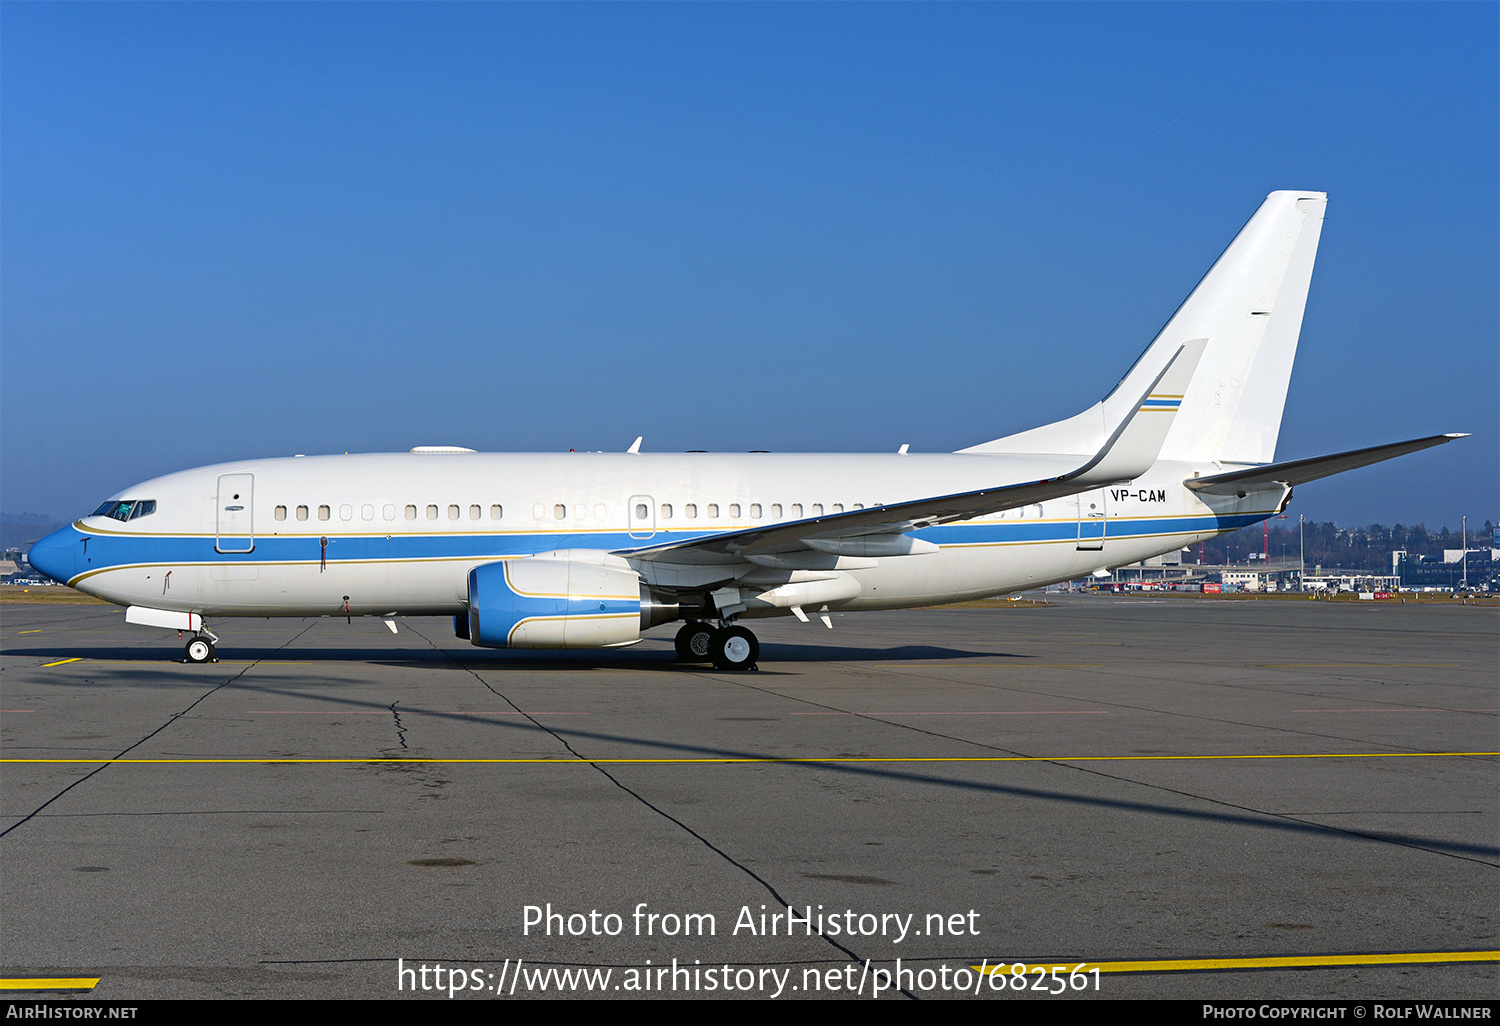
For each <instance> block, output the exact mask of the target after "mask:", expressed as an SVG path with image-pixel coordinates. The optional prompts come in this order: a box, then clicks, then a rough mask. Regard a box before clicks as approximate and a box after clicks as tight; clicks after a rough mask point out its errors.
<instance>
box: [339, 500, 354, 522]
mask: <svg viewBox="0 0 1500 1026" xmlns="http://www.w3.org/2000/svg"><path fill="white" fill-rule="evenodd" d="M339 519H340V520H353V519H354V507H353V506H351V505H349V504H348V503H347V502H346V503H344V504H343V505H342V506H340V507H339Z"/></svg>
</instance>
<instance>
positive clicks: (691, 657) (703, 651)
mask: <svg viewBox="0 0 1500 1026" xmlns="http://www.w3.org/2000/svg"><path fill="white" fill-rule="evenodd" d="M676 645H677V659H678V661H680V662H684V663H706V662H709V661H711V660H712V659H713V657H714V656H713V652H714V629H713V627H712V625H710V624H706V623H704V622H702V621H701V620H693V621H691V622H689V623H685V624H683V625H682V629H681V630H679V631H678V632H677V639H676Z"/></svg>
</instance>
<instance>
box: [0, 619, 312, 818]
mask: <svg viewBox="0 0 1500 1026" xmlns="http://www.w3.org/2000/svg"><path fill="white" fill-rule="evenodd" d="M315 626H317V621H316V620H314V621H313V622H312V623H310V624H308V625H307V626H306V627H304V628H302V629H301V630H300V631H298V632H297V633H296V634H293V635H292V636H291V637H290V638H287V639H286V641H284V642H282V643H281V644H280V645H277V646H276V647H275V648H273V649H271V650H270V651H268V652H266V653H264V654H263V655H260V656H258V657H256V658H255V659H253V660H251V661H250V662H249V663H247V664H246V665H245V668H244V669H243V670H241V671H240V672H239V673H236V674H235V675H234V676H233V677H230V678H228V679H227V680H223V681H220V682H219V683H218V684H215V685H214V686H213V687H211V688H209V689H208V690H207V691H205V692H203V694H201V695H199V696H198V697H197V698H195V699H193V700H192V701H191V702H189V703H188V704H187V705H186V706H184V707H183V708H181V709H179V710H178V711H177V712H174V713H173V714H172V715H171V716H168V717H167V720H166V722H165V723H163V724H162V725H161V726H159V727H157V728H156V729H155V730H153V731H151V733H149V734H147V735H146V736H145V737H143V738H140V739H139V740H137V741H135V742H133V743H131V744H130V745H128V746H126V747H125V748H124V749H122V750H121V751H119V752H116V753H115V754H114V755H112V756H110V757H109V760H108V761H101V762H100V764H99V765H98V766H96V767H94V768H93V769H91V770H89V771H88V772H87V773H85V774H84V775H83V776H81V777H79V778H78V779H77V780H75V781H73V782H72V783H71V784H69V785H68V786H67V787H65V788H63V789H62V790H61V791H58V792H57V793H56V794H54V795H53V796H52V797H51V798H48V799H47V800H46V801H44V802H42V804H40V805H38V806H37V807H36V808H34V809H32V810H31V811H30V812H28V813H27V814H26V815H25V816H23V817H22V818H20V819H18V820H16V821H15V822H14V823H12V824H11V825H10V826H8V827H6V828H5V829H4V830H0V837H5V836H6V835H7V834H9V833H11V832H12V831H14V830H17V829H19V828H20V827H21V826H23V825H25V824H26V823H29V822H31V821H32V820H33V819H35V818H36V816H37V814H38V813H40V812H41V811H42V810H43V809H45V808H46V807H47V806H49V805H51V804H52V803H53V802H55V801H57V800H58V799H59V798H61V797H62V796H63V795H65V794H67V793H68V792H69V791H71V790H73V788H75V787H77V786H78V785H80V784H82V783H84V782H85V781H87V780H91V779H93V778H94V777H95V776H97V775H98V774H100V773H103V772H104V771H105V770H107V769H108V768H109V767H110V766H111V765H113V763H114V760H116V759H123V758H125V756H127V755H129V754H130V753H131V752H133V751H135V749H137V748H139V747H140V746H141V745H143V744H145V743H146V742H147V741H150V740H151V739H152V738H153V737H155V736H156V735H158V734H160V733H161V732H162V731H164V730H166V729H167V728H168V727H170V726H171V725H172V724H174V723H176V722H177V721H178V720H180V719H181V718H182V717H184V716H186V715H187V714H188V713H190V712H192V711H193V709H194V708H195V707H196V706H197V705H198V704H199V703H200V702H202V701H203V700H204V699H206V698H208V697H209V696H210V695H214V694H217V693H218V692H219V691H221V690H222V689H224V688H227V687H229V685H231V684H233V683H234V682H235V681H237V680H239V679H240V678H241V677H243V676H244V675H245V674H247V673H249V672H250V671H251V670H253V669H255V668H256V667H257V666H259V665H260V664H261V663H262V662H264V661H265V660H266V659H269V658H270V657H271V656H272V655H273V654H275V653H276V652H280V651H281V650H282V649H284V648H286V647H287V646H288V645H290V644H291V643H292V642H294V641H296V640H297V639H298V638H300V637H302V635H304V634H306V633H307V632H308V631H310V630H312V629H313V628H314V627H315Z"/></svg>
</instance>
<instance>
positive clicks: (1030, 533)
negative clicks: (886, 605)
mask: <svg viewBox="0 0 1500 1026" xmlns="http://www.w3.org/2000/svg"><path fill="white" fill-rule="evenodd" d="M1270 515H1271V514H1270V513H1269V512H1260V513H1243V514H1233V515H1228V514H1221V515H1218V516H1214V515H1207V516H1205V515H1198V516H1164V517H1147V518H1130V519H1124V518H1110V519H1108V520H1107V521H1105V524H1106V528H1105V539H1106V540H1107V541H1122V540H1127V539H1130V538H1144V537H1153V536H1161V535H1188V534H1213V533H1223V532H1226V531H1233V530H1237V529H1239V528H1241V527H1245V526H1248V525H1250V524H1254V523H1258V522H1260V521H1262V520H1265V519H1266V518H1267V517H1268V516H1270ZM1091 526H1092V525H1091ZM71 530H76V529H71ZM717 533H720V532H718V531H713V530H672V531H657V532H656V534H655V535H654V536H653V537H651V538H650V539H649V541H648V540H646V539H642V538H639V537H631V535H630V534H629V533H628V532H626V531H585V532H576V533H570V532H567V531H559V532H545V533H544V532H525V533H522V532H517V533H514V534H392V535H390V536H386V535H337V534H329V535H258V536H257V537H256V538H255V548H254V549H253V550H252V551H250V552H220V551H218V550H217V549H216V548H215V546H214V538H213V537H212V536H198V537H182V536H169V535H157V536H131V535H128V534H123V533H122V534H93V533H86V532H79V537H80V538H85V537H86V538H87V539H88V546H87V553H86V554H84V553H81V552H80V553H79V554H78V557H77V565H76V567H75V570H74V573H75V575H77V576H84V575H88V574H93V573H97V572H99V571H101V570H108V569H110V568H112V567H118V566H140V565H166V566H172V565H184V564H193V563H256V564H261V565H265V564H268V563H318V562H320V561H321V560H322V559H323V558H324V552H323V548H322V546H321V544H320V538H322V537H327V539H328V547H327V554H326V558H327V561H328V562H329V563H344V562H369V561H379V562H399V561H404V560H483V559H500V558H504V557H507V556H529V555H533V554H535V553H538V552H548V551H552V550H554V549H570V548H576V549H596V550H597V549H603V550H606V551H611V552H617V551H622V550H628V549H631V548H636V547H639V546H643V545H648V544H649V545H660V544H662V543H663V542H665V541H683V542H686V541H691V540H693V539H694V538H702V537H708V536H711V535H714V534H717ZM912 533H913V534H914V535H915V536H916V537H918V538H922V539H924V540H927V541H930V542H933V543H935V544H938V545H1015V544H1041V543H1048V542H1068V541H1074V540H1076V539H1077V538H1078V522H1077V521H1073V520H1037V521H1033V522H1027V521H1025V520H1017V521H1014V522H1011V523H1006V522H1000V523H957V524H945V525H942V526H939V527H927V528H923V529H921V530H918V531H914V532H912Z"/></svg>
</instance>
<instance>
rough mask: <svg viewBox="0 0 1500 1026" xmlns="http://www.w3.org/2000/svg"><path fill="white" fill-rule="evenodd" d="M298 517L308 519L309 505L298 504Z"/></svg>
mask: <svg viewBox="0 0 1500 1026" xmlns="http://www.w3.org/2000/svg"><path fill="white" fill-rule="evenodd" d="M297 519H298V520H306V519H307V507H306V506H298V507H297Z"/></svg>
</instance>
